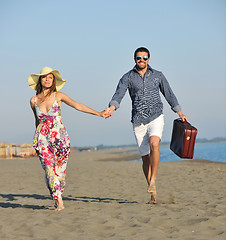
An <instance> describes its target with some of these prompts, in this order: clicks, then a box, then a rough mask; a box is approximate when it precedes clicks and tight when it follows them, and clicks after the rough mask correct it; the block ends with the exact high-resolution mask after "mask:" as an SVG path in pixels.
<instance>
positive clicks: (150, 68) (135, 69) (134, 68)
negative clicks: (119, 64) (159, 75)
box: [132, 64, 153, 73]
mask: <svg viewBox="0 0 226 240" xmlns="http://www.w3.org/2000/svg"><path fill="white" fill-rule="evenodd" d="M132 70H133V71H136V72H138V71H137V68H136V65H135V66H134V67H133V69H132ZM148 70H150V71H151V72H152V73H153V69H152V67H151V66H150V65H149V64H148V69H147V71H148Z"/></svg>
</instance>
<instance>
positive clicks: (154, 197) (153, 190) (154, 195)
mask: <svg viewBox="0 0 226 240" xmlns="http://www.w3.org/2000/svg"><path fill="white" fill-rule="evenodd" d="M147 192H148V193H150V194H151V200H150V201H149V202H148V204H156V203H157V192H156V186H155V182H151V183H150V185H149V186H148V190H147Z"/></svg>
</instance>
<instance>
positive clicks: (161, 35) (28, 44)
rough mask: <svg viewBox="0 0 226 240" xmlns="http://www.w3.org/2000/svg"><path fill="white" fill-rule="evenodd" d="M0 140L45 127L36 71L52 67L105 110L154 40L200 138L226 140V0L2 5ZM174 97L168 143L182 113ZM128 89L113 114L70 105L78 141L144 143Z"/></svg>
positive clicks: (73, 90)
mask: <svg viewBox="0 0 226 240" xmlns="http://www.w3.org/2000/svg"><path fill="white" fill-rule="evenodd" d="M0 34H1V37H0V66H1V67H0V69H1V80H0V81H1V87H0V102H1V118H0V126H1V128H0V142H8V143H16V144H22V143H31V142H32V139H33V136H34V131H35V125H34V116H33V113H32V111H31V108H30V105H29V101H30V98H31V97H32V96H34V95H35V91H34V90H33V89H31V88H30V87H29V86H28V77H29V75H30V74H32V73H39V72H40V70H41V68H43V67H45V66H48V67H51V68H52V69H57V70H59V71H60V73H61V75H62V77H63V79H65V80H66V81H67V82H66V84H65V85H64V87H63V88H62V89H61V91H62V92H64V93H66V94H67V95H69V96H70V97H71V98H72V99H74V100H75V101H77V102H81V103H84V104H85V105H87V106H89V107H91V108H93V109H95V110H98V111H101V110H103V109H105V108H106V107H107V106H108V103H109V101H110V100H111V97H112V95H113V94H114V92H115V89H116V86H117V84H118V81H119V79H120V78H121V77H122V76H123V74H125V73H126V72H128V71H129V70H130V69H131V68H133V67H134V60H133V53H134V51H135V50H136V48H138V47H141V46H144V47H146V48H148V49H149V50H150V52H151V60H150V65H151V66H152V67H153V68H154V69H156V70H159V71H162V72H163V74H164V75H165V76H166V78H167V80H168V81H169V83H170V86H171V88H172V89H173V91H174V93H175V95H176V97H177V99H178V101H179V103H180V105H181V106H182V112H183V113H184V114H185V115H187V116H188V118H189V120H188V121H189V122H190V123H191V124H192V125H194V126H195V127H197V128H198V135H197V138H207V139H211V138H215V137H226V127H225V126H226V107H225V105H226V1H225V0H171V1H168V0H159V1H154V0H148V1H145V0H140V1H135V0H114V1H110V0H95V1H92V0H86V1H76V0H74V1H72V0H71V1H69V0H65V1H59V0H39V1H30V0H20V1H17V0H2V1H0ZM162 101H163V103H164V115H165V128H164V132H163V137H162V141H170V138H171V133H172V126H173V120H174V119H176V118H178V115H177V114H175V113H174V112H173V111H172V110H171V108H170V106H169V105H168V104H167V103H166V101H165V99H164V97H163V96H162ZM130 119H131V100H130V97H129V94H128V93H127V94H126V95H125V97H124V98H123V100H122V102H121V106H120V108H119V109H118V110H117V111H116V112H114V115H113V116H112V117H111V118H110V119H104V118H100V117H97V116H93V115H89V114H85V113H81V112H79V111H77V110H75V109H73V108H71V107H69V106H67V105H65V104H62V121H63V123H64V125H65V127H66V129H67V131H68V134H69V137H70V140H71V145H72V146H95V145H99V144H105V145H122V144H135V143H136V142H135V138H134V134H133V130H132V124H131V122H130Z"/></svg>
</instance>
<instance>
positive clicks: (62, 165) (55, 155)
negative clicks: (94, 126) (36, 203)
mask: <svg viewBox="0 0 226 240" xmlns="http://www.w3.org/2000/svg"><path fill="white" fill-rule="evenodd" d="M35 111H36V116H37V117H38V119H39V125H38V126H37V128H36V131H35V135H34V140H33V147H34V149H35V150H36V152H37V154H38V156H39V159H40V161H41V165H42V167H43V169H44V170H45V180H46V185H47V187H48V189H49V191H50V194H51V196H52V198H53V199H57V198H59V197H60V198H62V194H63V191H64V187H65V174H66V166H67V161H68V156H69V153H70V141H69V137H68V134H67V131H66V129H65V127H64V125H63V123H62V121H61V109H60V106H59V103H58V101H57V98H56V94H55V101H54V103H53V105H52V107H51V108H50V110H49V111H48V113H44V112H43V111H42V110H40V109H39V107H38V106H37V104H36V97H35Z"/></svg>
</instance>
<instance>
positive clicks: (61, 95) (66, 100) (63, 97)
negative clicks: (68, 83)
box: [57, 92, 106, 117]
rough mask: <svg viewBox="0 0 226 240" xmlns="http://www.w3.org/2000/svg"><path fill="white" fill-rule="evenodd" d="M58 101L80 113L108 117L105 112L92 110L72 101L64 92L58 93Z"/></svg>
mask: <svg viewBox="0 0 226 240" xmlns="http://www.w3.org/2000/svg"><path fill="white" fill-rule="evenodd" d="M57 100H58V101H61V102H64V103H66V104H67V105H68V106H70V107H73V108H75V109H76V110H78V111H81V112H84V113H89V114H92V115H97V116H100V117H106V114H105V111H102V112H97V111H95V110H93V109H92V108H90V107H88V106H86V105H84V104H83V103H78V102H76V101H74V100H73V99H71V98H70V97H69V96H68V95H66V94H65V93H62V92H57Z"/></svg>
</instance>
